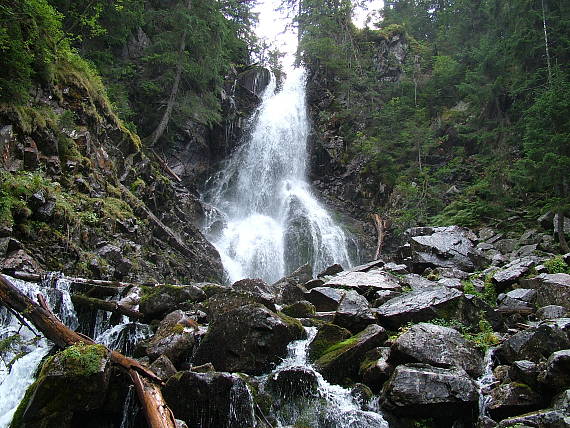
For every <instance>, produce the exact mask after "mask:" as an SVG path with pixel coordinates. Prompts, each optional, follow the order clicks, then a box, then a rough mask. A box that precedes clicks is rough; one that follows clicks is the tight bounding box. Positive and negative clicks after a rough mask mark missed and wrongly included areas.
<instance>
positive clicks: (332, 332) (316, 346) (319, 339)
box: [309, 323, 351, 361]
mask: <svg viewBox="0 0 570 428" xmlns="http://www.w3.org/2000/svg"><path fill="white" fill-rule="evenodd" d="M350 336H351V334H350V331H348V330H347V329H345V328H342V327H339V326H338V325H335V324H330V323H327V324H323V325H322V326H320V327H319V331H318V332H317V335H316V336H315V338H314V339H313V340H312V342H311V343H310V344H309V359H310V360H311V361H315V360H318V359H319V358H320V357H321V355H323V353H324V352H325V351H326V350H327V349H328V348H330V347H331V346H333V345H334V344H336V343H339V342H342V341H343V340H346V339H348V338H349V337H350Z"/></svg>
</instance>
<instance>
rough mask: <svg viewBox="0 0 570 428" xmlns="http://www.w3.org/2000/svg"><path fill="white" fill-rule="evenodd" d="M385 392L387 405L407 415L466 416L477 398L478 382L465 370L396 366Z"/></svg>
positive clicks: (388, 407)
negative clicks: (476, 383) (470, 377)
mask: <svg viewBox="0 0 570 428" xmlns="http://www.w3.org/2000/svg"><path fill="white" fill-rule="evenodd" d="M384 392H385V394H386V401H385V403H384V406H385V407H386V408H387V409H389V410H391V411H393V412H394V413H396V414H400V415H403V416H408V417H410V416H413V417H422V416H423V417H436V418H437V417H442V418H445V419H448V418H452V417H457V416H463V415H464V414H469V411H470V410H471V409H472V408H473V406H474V405H475V403H476V402H477V399H478V394H477V388H476V386H475V383H474V382H473V381H472V380H471V379H469V376H468V375H467V373H465V371H464V370H462V369H458V368H453V369H443V368H439V367H432V366H430V365H427V364H405V365H400V366H398V367H396V370H395V371H394V374H393V375H392V376H391V377H390V379H389V380H388V382H387V384H386V386H385V389H384Z"/></svg>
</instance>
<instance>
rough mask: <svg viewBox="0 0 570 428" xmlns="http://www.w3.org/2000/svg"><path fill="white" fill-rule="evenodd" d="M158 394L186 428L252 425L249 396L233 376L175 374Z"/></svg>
mask: <svg viewBox="0 0 570 428" xmlns="http://www.w3.org/2000/svg"><path fill="white" fill-rule="evenodd" d="M162 394H163V396H164V399H165V401H166V403H167V404H168V406H169V407H170V408H171V409H172V412H173V413H174V414H175V415H176V417H177V418H179V419H182V420H183V421H184V422H186V423H187V424H188V426H191V427H220V428H230V427H250V426H254V419H253V402H252V398H251V394H250V393H249V391H248V390H247V386H246V384H245V382H244V381H243V380H242V379H240V378H239V377H238V376H236V375H231V374H229V373H216V372H214V373H195V372H190V371H185V372H179V373H177V374H176V375H174V376H172V377H171V378H170V379H168V382H166V385H165V386H164V387H163V389H162Z"/></svg>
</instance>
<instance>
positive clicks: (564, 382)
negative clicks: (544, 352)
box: [539, 349, 570, 392]
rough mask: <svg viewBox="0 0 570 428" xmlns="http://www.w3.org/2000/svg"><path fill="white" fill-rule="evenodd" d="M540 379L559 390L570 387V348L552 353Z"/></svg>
mask: <svg viewBox="0 0 570 428" xmlns="http://www.w3.org/2000/svg"><path fill="white" fill-rule="evenodd" d="M539 380H540V381H541V382H542V383H544V384H545V386H546V387H547V388H548V389H550V390H554V391H557V392H558V391H562V390H565V389H567V388H570V349H564V350H562V351H556V352H554V353H552V355H551V356H550V357H549V358H548V361H547V362H546V369H545V371H544V373H542V374H541V375H540V377H539Z"/></svg>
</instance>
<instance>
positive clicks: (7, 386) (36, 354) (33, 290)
mask: <svg viewBox="0 0 570 428" xmlns="http://www.w3.org/2000/svg"><path fill="white" fill-rule="evenodd" d="M8 278H9V277H8ZM9 279H10V281H11V282H12V283H13V284H14V285H15V286H16V287H17V288H18V289H19V290H20V291H22V292H23V293H24V294H26V295H27V296H28V297H30V298H31V299H33V300H34V301H36V299H37V295H38V294H42V295H44V297H45V298H46V300H47V302H48V305H49V306H50V307H51V308H52V309H53V310H54V312H55V313H56V315H57V316H58V317H59V318H60V320H61V321H62V322H63V323H64V324H66V325H68V326H70V327H72V328H75V327H77V325H78V322H77V315H76V313H75V309H74V308H73V303H71V297H70V295H69V282H68V281H66V280H64V279H56V280H55V281H56V282H55V287H54V288H45V287H41V286H40V285H39V284H34V283H29V282H25V281H20V280H17V279H13V278H9ZM48 280H51V279H48ZM14 334H19V335H20V341H19V343H18V344H17V345H15V346H14V347H13V349H11V351H9V352H7V353H6V354H5V355H4V358H3V359H0V397H1V399H0V428H7V427H8V426H9V425H10V422H11V421H12V418H13V416H14V413H15V411H16V409H17V408H18V404H20V401H22V398H24V394H25V393H26V389H28V387H29V386H30V385H31V384H32V383H33V382H34V375H35V372H36V370H37V369H38V367H39V365H40V363H41V361H42V359H43V358H44V357H45V356H46V355H47V353H48V352H49V350H50V348H51V346H52V343H51V342H49V341H48V340H46V339H45V338H44V337H43V336H40V335H38V334H37V332H36V331H32V330H30V329H29V328H28V327H26V326H23V325H22V324H20V322H19V321H18V319H17V318H16V317H14V316H13V315H12V314H11V313H9V312H8V311H7V310H6V308H0V340H2V339H5V338H7V337H10V336H13V335H14ZM19 353H25V355H24V356H22V357H20V358H18V359H17V360H16V361H15V362H14V363H13V365H12V367H11V368H10V367H8V363H9V362H10V360H11V359H12V358H14V357H16V356H17V355H18V354H19Z"/></svg>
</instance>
